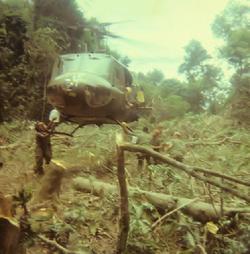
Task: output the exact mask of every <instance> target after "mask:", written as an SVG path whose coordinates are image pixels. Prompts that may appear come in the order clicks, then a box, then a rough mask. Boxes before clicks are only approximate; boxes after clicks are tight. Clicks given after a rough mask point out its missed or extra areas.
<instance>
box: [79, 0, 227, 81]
mask: <svg viewBox="0 0 250 254" xmlns="http://www.w3.org/2000/svg"><path fill="white" fill-rule="evenodd" d="M228 1H229V0H77V2H78V3H79V6H80V7H81V8H82V9H83V11H84V15H85V17H87V18H90V17H96V18H97V19H98V20H99V21H100V22H119V21H124V22H121V23H119V24H114V25H112V26H110V27H109V30H110V31H111V32H113V33H115V34H117V35H121V36H123V37H125V39H110V38H109V39H108V45H109V46H110V47H111V48H112V49H115V50H117V51H118V52H119V53H120V54H122V55H127V56H128V57H129V58H130V59H131V60H132V63H131V64H130V69H131V70H134V71H142V72H147V71H150V70H153V69H154V68H157V69H160V70H162V71H163V72H164V74H165V77H166V78H172V77H177V75H178V71H177V70H178V67H179V66H180V64H181V63H182V62H183V56H184V49H183V48H184V46H185V45H187V44H188V42H189V41H190V40H192V39H196V40H198V41H200V42H201V43H202V45H203V47H204V48H206V49H207V50H208V52H209V53H210V54H214V55H215V48H216V47H217V46H218V45H219V43H220V41H218V40H216V39H215V38H214V36H213V34H212V31H211V24H212V22H213V21H214V18H215V16H216V15H217V14H219V13H220V12H221V11H222V10H223V9H224V8H225V6H226V4H227V3H228Z"/></svg>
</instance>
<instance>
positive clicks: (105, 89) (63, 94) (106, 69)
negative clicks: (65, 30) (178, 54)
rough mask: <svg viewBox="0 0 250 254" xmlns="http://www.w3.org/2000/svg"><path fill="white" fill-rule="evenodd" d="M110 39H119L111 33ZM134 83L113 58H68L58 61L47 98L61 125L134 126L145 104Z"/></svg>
mask: <svg viewBox="0 0 250 254" xmlns="http://www.w3.org/2000/svg"><path fill="white" fill-rule="evenodd" d="M105 24H107V25H110V23H105ZM103 31H104V29H103V27H102V31H101V32H102V33H103ZM107 35H108V36H113V37H115V35H113V34H111V33H110V32H109V33H107ZM132 82H133V79H132V75H131V73H130V72H129V70H128V69H127V67H126V66H124V65H123V64H122V63H120V62H119V61H117V60H116V59H115V58H114V57H112V56H111V55H108V54H106V53H89V52H84V53H74V54H65V55H60V56H59V57H58V59H57V60H56V61H55V64H54V67H53V71H52V75H51V79H50V81H49V83H48V86H47V98H48V102H49V103H50V104H51V105H52V106H53V107H54V108H55V109H56V110H57V112H58V113H60V121H61V122H62V121H69V122H73V123H78V124H79V125H87V124H97V125H101V124H106V123H110V124H115V123H119V122H132V121H135V120H137V119H138V117H139V114H138V113H139V109H140V107H141V106H143V104H144V95H143V93H142V91H140V89H138V87H136V86H133V84H132Z"/></svg>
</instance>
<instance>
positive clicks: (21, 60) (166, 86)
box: [0, 0, 250, 124]
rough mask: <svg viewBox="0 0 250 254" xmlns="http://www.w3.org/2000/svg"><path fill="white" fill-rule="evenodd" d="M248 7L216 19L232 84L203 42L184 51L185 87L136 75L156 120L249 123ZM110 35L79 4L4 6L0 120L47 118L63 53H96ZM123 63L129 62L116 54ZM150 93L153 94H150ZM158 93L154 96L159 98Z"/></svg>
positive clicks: (65, 0)
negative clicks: (49, 87)
mask: <svg viewBox="0 0 250 254" xmlns="http://www.w3.org/2000/svg"><path fill="white" fill-rule="evenodd" d="M248 14H249V6H247V5H244V4H243V3H241V2H239V1H229V4H228V6H227V7H226V9H225V10H224V11H223V12H222V13H221V14H220V15H218V16H217V18H216V19H215V21H214V24H213V27H212V28H213V32H214V34H215V35H216V36H217V37H218V38H221V39H222V40H223V41H224V45H223V46H222V47H221V48H219V49H218V52H219V53H218V58H220V59H221V60H224V61H226V62H227V64H228V66H231V72H232V77H231V79H230V81H228V74H227V75H226V76H225V75H224V73H223V71H222V69H221V68H220V66H218V64H217V65H216V60H217V59H213V58H212V57H211V56H210V55H209V54H208V52H207V50H206V49H205V48H204V47H203V46H202V45H201V43H200V42H199V41H196V40H192V41H190V42H189V44H188V45H187V46H186V48H185V57H184V62H183V63H182V64H181V65H180V67H179V72H180V74H182V75H183V76H184V77H185V81H183V80H177V79H171V78H168V77H164V75H163V73H162V72H161V71H160V70H157V69H155V70H153V71H151V72H149V73H147V74H143V73H134V76H135V83H136V84H139V85H141V86H142V87H143V89H144V91H145V94H146V98H147V101H148V104H149V105H153V107H154V111H155V112H154V115H156V116H157V118H160V119H162V120H165V119H169V118H173V117H179V116H183V115H184V114H185V113H187V112H194V113H200V112H203V111H208V112H210V113H218V112H224V113H226V114H227V115H230V116H232V117H234V118H235V119H236V120H237V121H238V123H240V124H249V117H247V113H248V112H249V109H250V105H249V100H248V97H249V89H250V88H249V79H250V77H249V68H250V67H249V54H250V45H249V44H250V32H249V31H250V29H249V22H248V19H247V17H248ZM105 34H107V31H106V29H105V27H104V26H102V24H101V23H99V22H98V21H97V20H95V19H92V20H87V19H86V18H85V17H84V12H82V11H80V10H79V8H78V6H77V4H76V2H75V1H69V0H40V1H39V0H33V1H27V0H9V1H3V0H1V1H0V49H1V50H0V54H1V55H0V70H1V72H0V121H6V120H11V119H14V118H23V119H24V118H28V119H39V118H41V113H40V112H41V107H42V105H43V100H45V98H44V93H45V91H44V86H45V85H46V84H47V82H48V80H49V78H50V72H51V68H52V65H53V62H54V60H55V58H56V56H57V55H58V54H61V53H74V52H83V51H84V50H86V49H88V50H89V51H90V52H95V51H96V50H99V49H101V48H102V46H103V45H102V44H103V40H102V39H103V37H104V35H105ZM108 51H109V52H110V53H111V54H113V55H114V56H115V57H116V58H118V59H119V60H120V61H122V62H123V63H124V64H129V62H130V60H129V59H128V58H127V57H126V56H125V57H122V56H120V55H119V53H117V52H113V51H112V50H111V49H108ZM149 91H150V92H149ZM152 91H153V92H152Z"/></svg>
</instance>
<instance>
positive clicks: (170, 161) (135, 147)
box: [121, 143, 250, 203]
mask: <svg viewBox="0 0 250 254" xmlns="http://www.w3.org/2000/svg"><path fill="white" fill-rule="evenodd" d="M121 147H122V148H123V149H124V150H127V151H130V152H140V153H144V154H147V155H150V156H151V157H154V158H156V159H158V160H160V161H162V162H164V163H167V164H169V165H171V166H174V167H176V168H178V169H181V170H182V171H184V172H185V173H187V174H188V175H191V176H193V177H195V178H197V179H199V180H201V181H203V182H206V183H209V184H211V185H214V186H216V187H218V188H221V189H222V190H224V191H227V192H229V193H231V194H232V195H234V196H236V197H238V198H241V199H243V200H245V201H247V202H249V203H250V197H249V196H248V195H245V194H244V193H242V191H241V192H239V191H237V190H235V189H234V188H232V187H230V186H227V185H225V184H222V183H220V182H219V181H217V180H215V179H209V178H207V177H205V176H202V175H199V174H197V173H196V172H195V167H192V166H189V165H186V164H184V163H181V162H179V161H176V160H174V159H172V158H170V157H168V156H165V155H162V154H160V153H158V152H155V151H154V150H152V149H149V148H146V147H143V146H139V145H132V144H126V143H125V144H123V145H121Z"/></svg>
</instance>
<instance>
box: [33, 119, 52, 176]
mask: <svg viewBox="0 0 250 254" xmlns="http://www.w3.org/2000/svg"><path fill="white" fill-rule="evenodd" d="M35 130H36V148H35V160H36V166H35V168H34V171H35V173H37V174H43V173H44V170H43V161H44V160H45V163H46V164H49V163H50V160H51V158H52V148H51V142H50V132H51V131H52V130H53V125H52V123H49V124H48V125H46V124H45V123H43V122H37V123H36V125H35Z"/></svg>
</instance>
